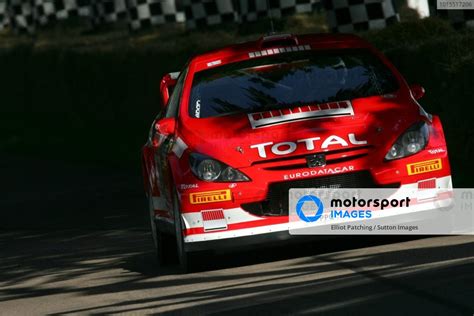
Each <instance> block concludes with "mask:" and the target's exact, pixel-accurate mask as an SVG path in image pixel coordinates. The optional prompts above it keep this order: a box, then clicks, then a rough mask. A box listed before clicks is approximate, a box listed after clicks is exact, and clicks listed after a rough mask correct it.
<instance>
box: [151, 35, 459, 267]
mask: <svg viewBox="0 0 474 316" xmlns="http://www.w3.org/2000/svg"><path fill="white" fill-rule="evenodd" d="M160 92H161V98H162V102H163V104H165V106H164V109H163V110H162V112H161V113H160V114H159V115H158V117H157V118H156V119H155V121H154V122H153V124H152V127H151V130H150V132H149V136H148V140H147V142H146V144H145V146H144V147H143V151H142V164H143V174H144V185H145V191H146V194H147V197H148V201H149V210H150V218H151V227H152V232H153V237H154V242H155V246H156V248H157V253H158V258H159V262H160V263H163V262H164V261H166V260H167V256H168V255H169V254H170V253H171V252H170V251H171V250H172V249H177V253H178V258H179V261H180V264H181V266H182V267H184V268H186V267H187V266H188V265H189V258H190V255H191V254H193V253H194V252H195V251H198V250H209V249H214V248H216V247H220V246H224V247H227V248H230V247H233V246H235V245H239V244H249V243H262V242H266V241H269V240H280V239H281V238H286V237H288V236H289V233H288V230H289V225H291V224H289V223H288V191H289V189H290V188H321V187H322V188H325V187H328V188H379V187H380V188H384V187H389V188H399V187H400V188H404V187H418V188H450V187H452V182H451V172H450V166H449V161H448V155H447V148H446V142H445V138H444V134H443V129H442V125H441V122H440V119H439V117H438V116H436V115H431V114H428V113H427V112H425V110H424V109H423V108H422V107H421V106H420V104H419V103H418V102H417V100H418V99H420V98H421V97H422V96H423V95H424V89H423V88H422V87H421V86H420V85H416V84H414V85H411V86H408V84H407V83H406V81H405V80H404V79H403V77H402V75H401V74H400V73H399V72H398V71H397V69H396V68H395V67H394V66H393V65H392V64H391V63H390V62H389V61H388V60H387V58H386V57H384V56H383V55H382V54H381V53H380V52H379V51H377V50H376V49H375V48H374V47H372V46H371V45H370V44H369V43H367V42H366V41H365V40H362V39H361V38H359V37H357V36H354V35H334V34H315V35H301V36H295V35H272V36H267V37H263V38H261V39H259V40H257V41H254V42H247V43H242V44H237V45H233V46H228V47H225V48H222V49H217V50H214V51H211V52H208V53H205V54H202V55H198V56H195V57H193V58H191V59H190V61H189V62H188V63H187V65H186V66H185V68H184V70H182V71H181V72H180V73H170V74H167V75H165V76H164V77H163V79H162V81H161V86H160ZM170 236H171V237H173V238H169V237H170ZM175 251H176V250H175Z"/></svg>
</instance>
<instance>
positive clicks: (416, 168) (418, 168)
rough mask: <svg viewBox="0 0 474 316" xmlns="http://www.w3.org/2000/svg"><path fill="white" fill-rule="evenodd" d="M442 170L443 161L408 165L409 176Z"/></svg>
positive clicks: (428, 161) (435, 160)
mask: <svg viewBox="0 0 474 316" xmlns="http://www.w3.org/2000/svg"><path fill="white" fill-rule="evenodd" d="M442 168H443V165H442V163H441V159H433V160H426V161H422V162H415V163H411V164H408V165H407V171H408V174H409V175H413V174H419V173H425V172H431V171H436V170H441V169H442Z"/></svg>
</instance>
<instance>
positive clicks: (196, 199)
mask: <svg viewBox="0 0 474 316" xmlns="http://www.w3.org/2000/svg"><path fill="white" fill-rule="evenodd" d="M231 199H232V196H231V193H230V190H228V189H226V190H215V191H205V192H198V193H191V194H190V195H189V202H191V204H204V203H215V202H223V201H230V200H231Z"/></svg>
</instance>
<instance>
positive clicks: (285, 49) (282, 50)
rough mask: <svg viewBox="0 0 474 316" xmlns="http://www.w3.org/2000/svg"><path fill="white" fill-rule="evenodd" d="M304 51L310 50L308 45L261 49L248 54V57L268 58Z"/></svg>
mask: <svg viewBox="0 0 474 316" xmlns="http://www.w3.org/2000/svg"><path fill="white" fill-rule="evenodd" d="M304 50H311V46H309V45H298V46H288V47H279V48H269V49H263V50H259V51H256V52H250V53H249V57H250V58H255V57H261V56H269V55H276V54H282V53H291V52H298V51H304Z"/></svg>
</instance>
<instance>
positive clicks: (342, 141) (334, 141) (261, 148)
mask: <svg viewBox="0 0 474 316" xmlns="http://www.w3.org/2000/svg"><path fill="white" fill-rule="evenodd" d="M315 142H318V143H321V145H320V146H318V148H319V149H328V148H329V147H330V146H334V145H336V146H338V147H347V146H349V143H351V144H352V145H367V141H366V140H358V139H356V136H355V134H354V133H350V134H348V135H347V138H342V137H339V136H337V135H331V136H328V137H327V138H325V139H324V140H322V139H321V137H311V138H304V139H299V140H297V141H296V142H282V143H276V144H274V143H273V142H267V143H261V144H256V145H251V146H250V148H252V149H253V148H255V149H257V150H258V155H259V156H260V157H261V158H267V148H270V151H271V152H272V153H273V154H274V155H277V156H284V155H288V154H291V153H292V152H294V151H295V150H296V149H297V147H298V145H299V144H303V145H300V146H304V147H305V148H306V150H308V151H312V150H314V149H315V148H316V147H315Z"/></svg>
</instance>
